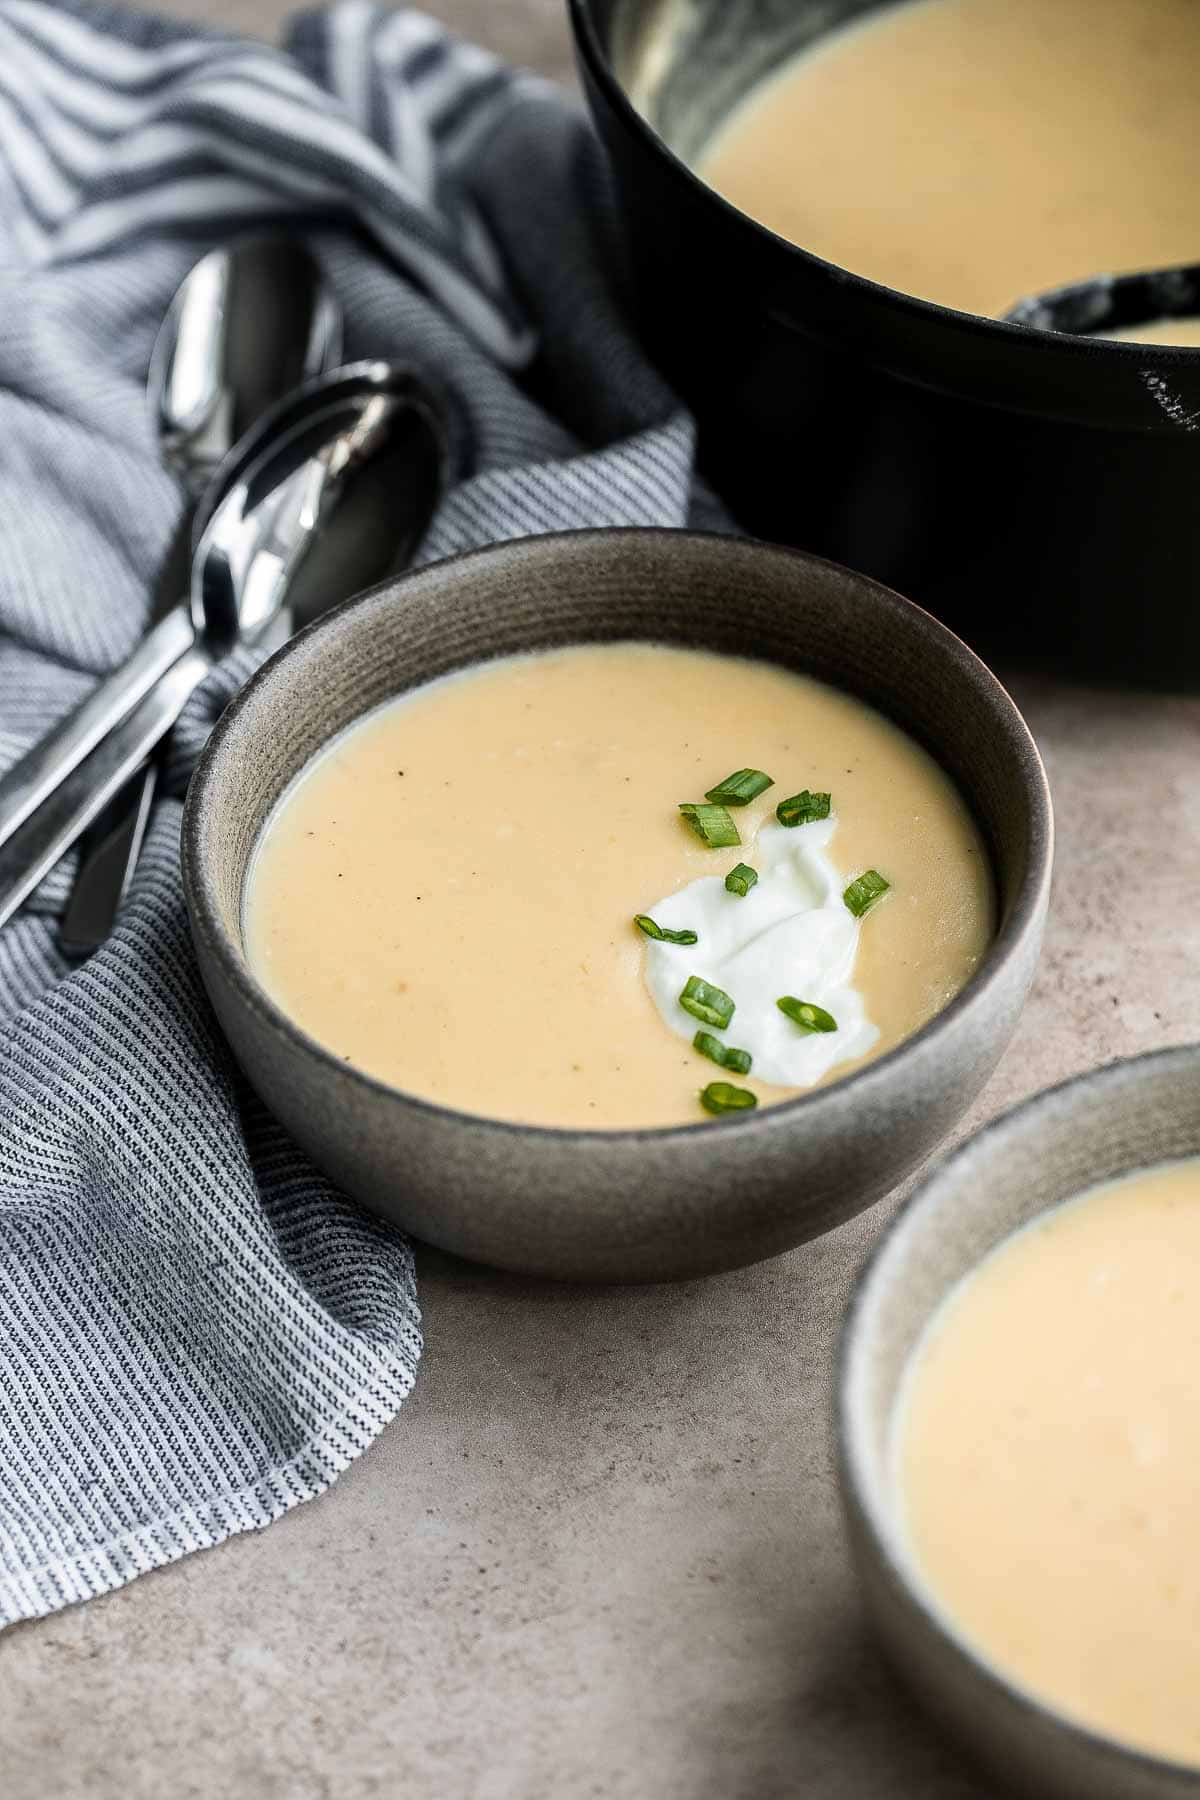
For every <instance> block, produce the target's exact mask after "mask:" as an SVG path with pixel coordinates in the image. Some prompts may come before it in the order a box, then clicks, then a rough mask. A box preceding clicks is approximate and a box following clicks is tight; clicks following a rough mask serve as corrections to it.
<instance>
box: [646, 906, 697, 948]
mask: <svg viewBox="0 0 1200 1800" xmlns="http://www.w3.org/2000/svg"><path fill="white" fill-rule="evenodd" d="M633 922H634V924H635V925H636V926H637V928H638V930H639V931H644V932H645V934H646V936H647V937H648V938H653V939H654V940H655V942H656V943H659V944H698V943H699V942H700V939H699V938H698V937H697V936H696V934H695V932H694V931H668V930H667V929H666V927H665V926H663V925H656V924H655V923H654V920H653V919H652V918H651V917H650V916H649V914H648V913H634V915H633Z"/></svg>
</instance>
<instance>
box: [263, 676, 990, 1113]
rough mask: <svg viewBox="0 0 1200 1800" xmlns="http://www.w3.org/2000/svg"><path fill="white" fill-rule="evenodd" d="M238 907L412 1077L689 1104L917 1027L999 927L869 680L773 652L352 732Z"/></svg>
mask: <svg viewBox="0 0 1200 1800" xmlns="http://www.w3.org/2000/svg"><path fill="white" fill-rule="evenodd" d="M245 930H246V942H247V949H248V954H249V958H250V963H251V966H252V968H253V969H254V971H255V972H256V974H257V975H258V976H259V978H260V979H261V981H262V982H263V983H264V985H265V986H266V988H267V989H268V991H269V992H270V993H271V994H272V995H273V996H274V998H275V999H276V1001H277V1002H278V1004H279V1005H280V1006H281V1007H282V1008H283V1010H284V1011H285V1012H287V1013H288V1014H289V1015H290V1016H291V1017H292V1018H293V1019H294V1020H295V1021H296V1022H297V1023H298V1024H299V1025H300V1026H302V1027H303V1028H304V1029H305V1030H306V1031H307V1032H309V1033H310V1034H311V1035H312V1036H313V1037H315V1038H317V1039H318V1040H319V1041H320V1042H321V1043H322V1044H324V1045H326V1046H327V1047H328V1048H329V1049H330V1050H331V1051H332V1052H333V1053H334V1054H335V1055H337V1056H340V1057H343V1058H345V1059H346V1061H348V1062H352V1063H354V1064H356V1065H357V1066H358V1067H359V1068H361V1069H364V1070H366V1071H367V1072H368V1073H370V1074H371V1075H375V1076H377V1077H379V1078H380V1079H381V1080H383V1081H386V1082H389V1083H391V1084H392V1085H394V1086H396V1087H399V1088H404V1089H406V1090H408V1091H409V1092H411V1093H414V1094H418V1095H422V1096H425V1097H426V1098H428V1099H431V1100H436V1101H440V1102H441V1103H443V1104H445V1105H448V1106H453V1107H457V1108H460V1109H462V1110H465V1111H468V1112H476V1113H484V1114H488V1115H490V1116H492V1117H496V1118H502V1119H511V1120H520V1121H524V1122H532V1123H536V1124H541V1125H552V1126H583V1127H597V1128H599V1127H605V1128H607V1127H619V1126H638V1125H671V1124H679V1123H686V1122H693V1121H700V1122H703V1121H704V1120H705V1119H706V1117H709V1116H712V1115H719V1114H720V1113H722V1112H736V1111H742V1110H746V1109H748V1108H749V1107H751V1106H753V1105H755V1104H765V1103H768V1102H770V1101H774V1100H780V1099H783V1098H786V1097H787V1096H788V1095H789V1094H791V1093H794V1092H796V1091H797V1090H799V1089H802V1088H805V1087H809V1086H812V1085H815V1084H816V1083H817V1082H819V1081H822V1080H825V1079H827V1078H829V1077H830V1076H831V1075H838V1074H845V1073H846V1072H847V1071H848V1070H849V1069H851V1068H854V1067H856V1066H858V1064H860V1063H861V1062H862V1061H863V1060H864V1058H866V1057H870V1056H877V1055H879V1054H880V1053H881V1052H882V1051H884V1050H887V1049H890V1048H891V1047H892V1046H893V1045H894V1044H897V1043H899V1042H900V1041H901V1040H902V1039H903V1038H905V1037H907V1036H908V1035H909V1033H910V1032H913V1031H915V1030H917V1028H918V1027H919V1026H921V1025H923V1024H924V1023H925V1022H926V1020H928V1019H930V1018H932V1016H933V1015H934V1014H935V1013H936V1012H937V1011H938V1010H939V1009H940V1008H941V1007H943V1006H945V1004H946V1002H947V1001H948V1000H949V999H950V998H951V997H952V996H953V995H954V994H955V993H956V992H957V991H958V989H959V988H960V987H961V986H962V985H963V983H964V982H965V981H966V980H967V979H968V977H969V976H970V974H971V973H972V971H973V970H974V969H975V967H976V966H977V964H978V963H979V960H980V958H981V957H982V955H983V953H984V951H985V948H986V946H987V943H988V939H989V936H990V934H991V930H992V897H991V878H990V870H989V865H988V861H987V858H986V855H985V852H984V849H983V846H982V844H981V842H980V839H979V836H978V833H977V831H976V829H975V826H974V824H973V822H972V820H971V818H970V815H969V813H968V811H967V809H966V807H965V805H964V804H963V802H962V800H961V799H960V797H959V795H958V793H957V791H956V790H955V788H954V786H953V784H952V783H951V782H950V780H949V779H948V778H947V776H946V775H945V774H944V773H943V772H942V770H941V769H940V768H939V767H938V766H937V764H936V763H934V762H933V760H932V759H931V758H930V757H929V756H928V755H927V754H926V753H925V752H924V751H923V750H922V749H920V748H919V747H918V746H917V745H916V744H915V743H913V742H912V741H911V740H910V739H909V738H907V737H906V736H905V735H904V734H903V733H902V732H901V731H899V730H898V729H897V728H896V727H895V726H894V725H892V724H890V723H889V722H888V721H887V720H885V719H884V718H882V717H881V716H880V715H879V714H878V713H876V712H874V711H872V710H871V709H870V708H869V707H867V706H864V705H862V704H861V703H859V702H858V701H856V700H853V699H851V698H850V697H849V696H847V695H845V694H843V693H840V692H838V691H836V690H835V689H833V688H829V687H825V686H823V685H821V684H819V683H817V682H815V681H810V680H807V679H805V678H803V677H801V676H798V675H793V674H789V673H787V672H785V671H783V670H780V669H776V668H773V667H770V666H769V665H767V664H764V663H757V662H751V661H742V660H740V659H737V658H733V657H722V656H717V655H710V654H708V653H706V652H702V651H691V650H680V649H672V648H666V647H663V646H656V645H651V644H637V643H622V644H609V645H592V646H579V647H572V648H567V649H562V650H554V651H549V652H545V653H538V654H533V655H529V656H519V657H513V658H508V659H505V660H502V661H498V662H492V663H487V664H484V665H481V666H479V667H476V668H473V669H470V670H467V671H466V672H464V673H462V674H457V675H454V676H451V677H448V678H446V679H444V680H441V681H437V682H433V683H431V684H429V685H428V686H426V687H423V688H418V689H416V690H415V691H413V692H412V693H409V694H406V695H403V696H401V697H400V698H399V699H397V700H396V701H394V702H392V703H390V704H388V705H386V706H384V707H382V708H380V709H379V710H377V711H375V712H373V713H371V714H369V715H368V716H367V717H366V718H365V719H363V720H361V721H360V722H359V723H358V724H356V725H355V726H353V727H352V728H351V729H350V730H349V731H347V732H346V733H345V734H344V735H342V736H341V737H339V738H338V739H337V740H336V741H335V742H334V743H333V744H332V745H331V746H330V747H329V749H328V750H327V751H326V752H324V753H323V754H322V755H321V756H320V757H319V758H317V759H316V761H315V762H314V763H313V764H312V765H310V767H309V768H308V769H307V770H305V771H304V772H303V773H302V774H301V776H300V778H299V779H298V780H297V781H296V782H295V783H294V784H293V786H292V787H291V789H290V790H289V791H288V793H287V794H285V795H284V797H283V799H282V801H281V802H280V804H279V806H278V807H277V808H276V810H275V813H274V814H273V816H272V818H271V819H270V820H269V821H268V824H267V827H266V829H265V831H264V834H263V839H262V842H261V844H260V846H259V848H258V851H257V853H256V856H255V860H254V863H253V865H252V868H251V872H250V877H249V880H248V883H247V892H246V901H245ZM781 1003H782V1004H781ZM702 1095H703V1096H704V1098H703V1099H702V1098H701V1096H702Z"/></svg>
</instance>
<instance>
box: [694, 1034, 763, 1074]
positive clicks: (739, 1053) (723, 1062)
mask: <svg viewBox="0 0 1200 1800" xmlns="http://www.w3.org/2000/svg"><path fill="white" fill-rule="evenodd" d="M692 1049H693V1050H698V1051H699V1052H700V1054H701V1056H707V1058H708V1060H709V1062H715V1063H716V1065H717V1067H718V1068H719V1069H731V1070H732V1071H733V1073H734V1074H735V1075H748V1074H749V1073H750V1052H749V1051H748V1050H735V1049H734V1048H733V1046H732V1044H723V1043H722V1042H721V1040H720V1038H715V1037H714V1036H713V1035H712V1032H711V1031H698V1032H697V1033H696V1035H695V1037H694V1038H693V1039H692Z"/></svg>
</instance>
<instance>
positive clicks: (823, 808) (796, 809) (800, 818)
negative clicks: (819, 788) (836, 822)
mask: <svg viewBox="0 0 1200 1800" xmlns="http://www.w3.org/2000/svg"><path fill="white" fill-rule="evenodd" d="M775 817H776V818H777V819H778V820H779V823H780V824H781V825H811V824H812V823H813V821H814V820H816V819H827V818H828V817H829V795H828V794H810V793H809V791H808V789H807V788H804V789H803V790H802V792H800V793H799V794H793V795H792V797H791V799H790V800H781V801H780V802H779V805H778V806H777V807H776V808H775Z"/></svg>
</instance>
